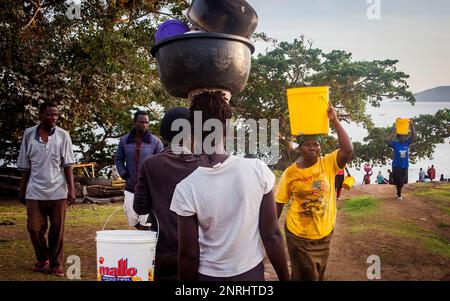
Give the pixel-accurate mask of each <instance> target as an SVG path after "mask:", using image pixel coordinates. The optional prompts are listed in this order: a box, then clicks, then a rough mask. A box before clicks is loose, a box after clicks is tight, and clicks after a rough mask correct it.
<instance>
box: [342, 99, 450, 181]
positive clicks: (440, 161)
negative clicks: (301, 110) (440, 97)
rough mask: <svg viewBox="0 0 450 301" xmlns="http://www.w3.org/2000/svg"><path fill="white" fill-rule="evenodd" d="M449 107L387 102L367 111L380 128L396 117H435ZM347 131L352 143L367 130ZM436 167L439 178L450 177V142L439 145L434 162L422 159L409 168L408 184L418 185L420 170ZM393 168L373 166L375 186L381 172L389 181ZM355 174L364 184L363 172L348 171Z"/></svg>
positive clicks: (439, 104) (351, 126)
mask: <svg viewBox="0 0 450 301" xmlns="http://www.w3.org/2000/svg"><path fill="white" fill-rule="evenodd" d="M444 108H450V103H448V102H417V103H416V104H415V105H414V106H412V105H411V104H410V103H406V102H391V101H385V102H383V103H382V105H381V107H379V108H374V107H372V106H369V107H367V112H368V114H370V115H371V116H372V120H373V122H374V123H375V126H377V127H386V126H389V125H392V124H393V123H394V122H395V119H396V118H397V117H406V118H411V117H418V116H419V115H421V114H435V113H436V112H437V111H438V110H440V109H444ZM346 129H347V131H348V133H349V135H350V137H352V140H353V141H360V142H362V139H363V138H364V137H365V136H366V135H367V130H365V129H364V128H362V127H361V126H357V125H356V124H350V125H346ZM432 164H433V165H434V167H435V169H436V177H437V178H438V179H439V177H440V175H441V174H444V177H445V178H449V177H450V139H448V141H446V143H444V144H439V145H437V146H436V148H435V153H434V157H433V159H423V160H420V161H418V162H417V163H416V164H410V165H409V178H408V180H409V182H410V183H412V182H416V181H417V180H418V178H419V170H420V168H423V169H424V170H425V172H426V170H427V168H428V167H429V166H431V165H432ZM388 169H391V165H390V163H389V165H388V166H382V167H379V166H374V168H373V176H372V178H371V179H372V183H373V182H374V180H375V179H376V175H377V174H378V171H380V170H381V172H382V174H383V175H384V176H385V177H386V178H387V176H388V173H387V170H388ZM349 170H350V172H351V173H352V175H353V176H354V177H355V178H356V182H357V183H358V184H361V182H362V178H363V175H364V171H362V170H357V169H356V168H350V169H349Z"/></svg>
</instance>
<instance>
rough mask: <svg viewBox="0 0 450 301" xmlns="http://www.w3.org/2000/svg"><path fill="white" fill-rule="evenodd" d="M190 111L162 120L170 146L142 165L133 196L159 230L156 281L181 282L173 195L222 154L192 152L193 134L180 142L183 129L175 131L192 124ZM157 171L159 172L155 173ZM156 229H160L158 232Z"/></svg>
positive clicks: (180, 110) (179, 109)
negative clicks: (177, 188)
mask: <svg viewBox="0 0 450 301" xmlns="http://www.w3.org/2000/svg"><path fill="white" fill-rule="evenodd" d="M189 118H190V111H189V109H188V108H183V107H175V108H171V109H170V110H168V111H167V112H166V113H165V114H164V117H163V119H162V120H161V126H160V135H161V137H162V138H163V140H164V141H165V142H166V143H167V145H166V147H165V148H164V149H163V151H162V152H161V153H159V154H157V155H154V156H149V157H147V158H146V159H145V160H144V162H143V163H142V166H141V171H140V172H139V178H138V183H137V185H136V190H135V195H134V205H133V208H134V211H136V213H137V214H139V215H148V214H151V213H153V214H154V215H155V216H156V218H157V221H158V222H157V223H156V220H155V218H154V216H153V215H151V216H152V221H154V222H153V223H152V225H151V230H152V231H157V230H158V231H159V237H158V244H157V246H156V256H155V279H154V280H155V281H173V280H178V278H179V274H178V224H177V215H176V213H175V212H173V211H171V210H170V203H171V201H172V196H173V192H174V190H175V187H176V186H177V184H178V183H180V182H181V181H182V180H183V179H184V178H186V177H187V176H188V175H190V174H191V173H192V172H193V171H194V170H196V169H197V168H198V167H199V166H212V165H214V164H216V163H217V162H219V160H220V159H221V155H217V156H202V155H196V154H193V153H192V151H191V137H190V136H191V131H190V130H188V135H187V136H186V137H183V139H185V140H181V139H180V140H179V141H177V140H176V139H177V137H178V136H179V135H180V134H182V129H183V128H178V129H177V130H172V126H173V124H175V123H174V122H180V121H185V124H187V125H188V126H189V128H190V124H189ZM155 170H157V171H158V172H157V173H155ZM157 227H158V228H159V229H157Z"/></svg>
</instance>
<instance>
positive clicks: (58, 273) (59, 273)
mask: <svg viewBox="0 0 450 301" xmlns="http://www.w3.org/2000/svg"><path fill="white" fill-rule="evenodd" d="M52 275H53V276H56V277H64V276H65V274H64V271H63V270H52Z"/></svg>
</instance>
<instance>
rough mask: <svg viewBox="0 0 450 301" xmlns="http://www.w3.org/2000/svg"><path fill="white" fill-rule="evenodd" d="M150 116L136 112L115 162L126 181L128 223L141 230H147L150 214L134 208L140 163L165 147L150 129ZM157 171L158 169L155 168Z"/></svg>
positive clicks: (122, 140)
mask: <svg viewBox="0 0 450 301" xmlns="http://www.w3.org/2000/svg"><path fill="white" fill-rule="evenodd" d="M148 125H149V118H148V113H147V112H145V111H137V112H136V113H135V114H134V127H133V129H132V130H131V132H130V133H128V134H126V135H124V136H122V137H121V138H120V141H119V146H118V147H117V151H116V155H115V157H114V162H115V165H116V167H117V171H118V172H119V175H120V176H121V177H122V178H123V179H124V180H125V181H126V184H125V192H124V193H125V200H124V203H123V206H124V212H125V216H126V217H127V220H128V224H129V225H130V226H135V227H136V228H137V229H140V230H147V229H148V225H147V220H148V215H143V216H138V215H137V214H136V212H134V209H133V199H134V189H135V186H136V183H137V179H138V176H139V169H140V165H141V164H142V162H143V161H144V159H145V158H146V157H148V156H151V155H155V154H158V153H160V152H161V151H162V149H163V144H162V142H161V140H160V139H159V138H158V137H156V136H155V135H153V134H151V133H150V132H149V131H148ZM154 172H155V173H157V172H158V171H157V170H155V171H154Z"/></svg>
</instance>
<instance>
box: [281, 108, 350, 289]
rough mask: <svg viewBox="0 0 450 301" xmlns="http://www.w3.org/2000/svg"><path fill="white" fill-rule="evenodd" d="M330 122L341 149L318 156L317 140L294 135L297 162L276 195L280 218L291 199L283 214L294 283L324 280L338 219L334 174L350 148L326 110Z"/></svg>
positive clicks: (331, 110)
mask: <svg viewBox="0 0 450 301" xmlns="http://www.w3.org/2000/svg"><path fill="white" fill-rule="evenodd" d="M328 118H329V120H330V123H331V124H332V125H333V127H334V129H335V130H336V133H337V135H338V139H339V145H340V148H339V149H338V150H336V151H334V152H332V153H331V154H326V155H325V156H321V155H320V154H321V148H320V142H321V136H319V135H306V136H305V135H304V136H300V137H298V143H299V150H300V159H299V160H298V161H297V162H295V163H294V164H292V165H291V166H289V167H288V168H287V169H286V170H285V171H284V173H283V175H282V176H281V179H280V182H279V183H278V188H277V192H276V202H277V211H278V212H277V213H278V218H279V217H280V215H281V212H282V211H283V208H284V205H285V204H287V203H288V202H289V201H292V203H291V206H290V207H289V210H288V213H287V216H286V225H285V230H286V231H285V232H286V243H287V246H288V252H289V257H290V259H291V279H292V280H310V281H314V280H323V276H324V274H325V268H326V265H327V260H328V254H329V248H330V242H331V237H332V234H333V230H334V225H335V221H336V190H335V186H334V181H335V175H336V172H337V171H338V170H339V169H342V168H344V167H345V165H346V164H347V162H349V161H350V159H351V157H352V154H353V145H352V142H351V141H350V138H349V136H348V135H347V133H346V132H345V130H344V128H343V127H342V125H341V123H340V122H339V120H338V118H337V116H336V111H335V110H334V108H333V107H332V106H331V104H330V106H329V108H328Z"/></svg>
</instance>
